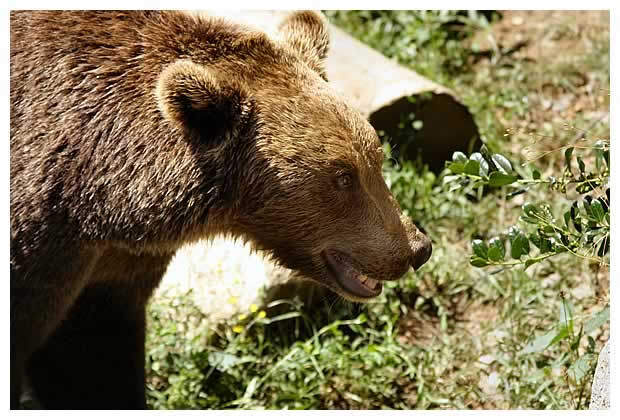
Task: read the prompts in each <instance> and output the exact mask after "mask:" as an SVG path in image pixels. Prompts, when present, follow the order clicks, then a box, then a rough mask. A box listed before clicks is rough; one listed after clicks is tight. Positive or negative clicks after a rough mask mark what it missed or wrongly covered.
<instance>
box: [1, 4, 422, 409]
mask: <svg viewBox="0 0 620 420" xmlns="http://www.w3.org/2000/svg"><path fill="white" fill-rule="evenodd" d="M281 31H282V38H281V39H274V40H272V39H269V38H267V37H266V35H264V34H262V33H255V32H251V31H250V30H248V29H246V28H244V27H242V26H238V25H234V24H231V23H227V22H225V21H223V20H219V19H206V18H196V17H191V16H189V15H186V14H183V13H177V12H114V11H108V12H12V13H11V168H10V171H11V181H10V182H11V406H12V407H16V406H17V404H18V399H19V394H20V389H21V383H22V379H23V376H24V374H25V373H27V374H28V377H29V379H30V382H31V384H32V386H33V388H34V391H35V393H36V394H37V396H38V397H39V398H40V399H41V400H42V402H43V404H44V405H45V406H48V407H114V408H129V407H137V408H140V407H142V408H143V407H144V406H145V399H144V360H143V359H144V307H145V305H146V302H147V300H148V298H149V296H150V295H151V293H152V291H153V289H154V288H155V287H156V286H157V284H158V283H159V281H160V279H161V276H162V275H163V273H164V270H165V267H166V265H167V263H168V261H169V260H170V258H171V256H172V255H173V254H174V252H175V251H176V249H178V247H179V246H180V245H182V244H184V243H187V242H190V241H193V240H196V239H198V238H205V237H208V236H211V235H214V234H217V233H226V234H231V235H234V236H240V237H243V238H245V239H247V240H249V241H251V242H252V243H253V244H254V246H256V247H257V248H260V249H264V250H267V251H269V252H270V253H271V254H272V255H273V256H274V258H276V259H277V260H278V261H279V262H280V263H282V264H283V265H285V266H287V267H290V268H292V269H295V270H298V271H299V272H300V273H302V274H304V275H305V276H308V277H310V278H312V279H314V280H315V281H317V282H320V283H322V284H324V285H326V286H327V287H330V288H332V289H334V290H336V291H338V292H339V293H341V294H342V295H344V296H345V297H349V298H351V299H357V300H361V299H360V298H356V297H355V296H353V295H351V294H349V293H347V292H346V291H344V290H343V289H342V288H341V287H340V286H339V285H338V284H337V283H336V282H335V281H334V280H333V278H332V276H330V274H329V270H328V269H327V267H326V263H325V259H324V258H323V256H322V255H323V253H324V252H325V250H326V249H331V248H335V249H338V250H340V251H343V252H346V253H347V254H348V255H349V256H350V257H351V258H352V260H354V261H355V262H356V264H357V268H358V269H360V271H361V272H364V273H367V274H368V275H372V276H373V277H375V278H377V279H381V280H389V279H396V278H398V277H400V276H401V275H402V274H403V273H404V272H405V271H406V270H407V269H408V267H409V265H410V264H411V265H414V266H415V267H417V266H419V265H421V264H422V263H423V262H424V261H426V259H427V258H428V256H429V255H430V243H429V242H428V240H427V239H426V238H425V237H424V236H423V235H421V234H420V233H418V232H417V230H416V228H415V227H414V226H413V224H412V223H411V222H410V221H409V220H408V219H406V218H404V217H402V216H401V215H400V210H399V207H398V205H397V203H396V202H395V200H394V199H393V198H392V196H391V195H390V193H389V191H388V189H387V187H386V185H385V183H384V182H383V179H382V177H381V163H382V159H383V155H382V152H381V148H380V144H379V141H378V139H377V136H376V134H375V132H374V131H373V130H372V127H370V125H369V124H368V123H367V122H366V121H365V120H364V119H363V118H362V117H361V116H360V115H359V113H357V112H356V111H355V110H353V109H351V108H350V107H349V106H348V105H347V103H346V101H345V100H344V99H343V98H341V97H339V96H338V95H337V94H335V93H334V92H332V91H331V90H330V88H329V86H328V84H327V83H326V82H325V80H324V78H325V74H324V73H325V72H324V63H323V60H324V58H325V55H326V52H327V30H326V28H325V21H324V18H323V17H321V16H320V15H319V14H316V13H313V12H300V13H296V14H293V15H292V16H291V17H290V18H289V19H288V20H287V21H285V22H284V23H283V24H282V26H281ZM343 174H347V175H345V176H349V177H350V178H349V179H350V180H352V185H351V186H350V187H346V188H343V187H342V184H341V180H342V175H343Z"/></svg>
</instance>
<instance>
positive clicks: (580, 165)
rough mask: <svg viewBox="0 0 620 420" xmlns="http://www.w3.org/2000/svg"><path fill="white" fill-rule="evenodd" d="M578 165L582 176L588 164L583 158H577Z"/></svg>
mask: <svg viewBox="0 0 620 420" xmlns="http://www.w3.org/2000/svg"><path fill="white" fill-rule="evenodd" d="M577 163H578V164H579V172H581V173H582V174H583V173H584V172H585V171H586V164H585V163H584V162H583V160H581V157H579V156H577Z"/></svg>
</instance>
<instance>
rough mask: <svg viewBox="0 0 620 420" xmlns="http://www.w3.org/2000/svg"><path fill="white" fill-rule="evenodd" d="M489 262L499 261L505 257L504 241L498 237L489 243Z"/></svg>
mask: <svg viewBox="0 0 620 420" xmlns="http://www.w3.org/2000/svg"><path fill="white" fill-rule="evenodd" d="M487 255H488V257H489V259H490V260H491V261H501V260H503V259H504V256H505V255H506V248H505V246H504V241H503V240H502V239H500V238H498V237H495V238H493V239H491V240H490V241H489V251H488V253H487Z"/></svg>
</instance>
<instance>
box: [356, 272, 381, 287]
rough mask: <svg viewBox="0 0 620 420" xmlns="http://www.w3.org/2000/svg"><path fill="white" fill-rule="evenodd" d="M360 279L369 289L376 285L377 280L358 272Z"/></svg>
mask: <svg viewBox="0 0 620 420" xmlns="http://www.w3.org/2000/svg"><path fill="white" fill-rule="evenodd" d="M360 281H361V282H362V283H364V284H365V285H366V286H368V287H370V288H371V289H374V288H375V287H376V286H377V281H376V280H375V279H373V278H371V277H368V276H367V275H366V274H360Z"/></svg>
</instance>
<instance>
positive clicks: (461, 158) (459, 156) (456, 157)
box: [452, 152, 467, 163]
mask: <svg viewBox="0 0 620 420" xmlns="http://www.w3.org/2000/svg"><path fill="white" fill-rule="evenodd" d="M452 160H453V161H454V162H462V163H465V162H467V156H466V155H465V153H463V152H454V153H452Z"/></svg>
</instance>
